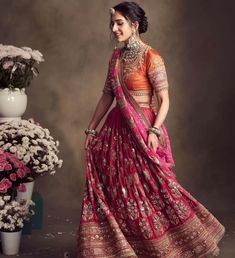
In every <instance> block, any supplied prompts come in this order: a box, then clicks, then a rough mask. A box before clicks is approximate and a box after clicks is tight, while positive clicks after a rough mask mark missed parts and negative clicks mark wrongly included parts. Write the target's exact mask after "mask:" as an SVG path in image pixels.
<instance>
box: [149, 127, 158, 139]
mask: <svg viewBox="0 0 235 258" xmlns="http://www.w3.org/2000/svg"><path fill="white" fill-rule="evenodd" d="M148 131H149V132H151V133H154V134H156V135H157V137H158V138H159V137H160V136H161V131H160V129H158V128H157V127H150V128H149V129H148Z"/></svg>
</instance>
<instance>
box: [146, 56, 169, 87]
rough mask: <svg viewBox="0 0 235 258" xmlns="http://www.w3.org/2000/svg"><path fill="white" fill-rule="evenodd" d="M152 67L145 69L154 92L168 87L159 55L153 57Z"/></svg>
mask: <svg viewBox="0 0 235 258" xmlns="http://www.w3.org/2000/svg"><path fill="white" fill-rule="evenodd" d="M153 58H154V59H153V60H152V63H153V65H152V67H151V69H149V70H148V71H147V73H148V78H149V81H150V83H151V85H152V86H153V88H154V90H155V91H156V92H159V91H161V90H163V89H167V88H168V80H167V74H166V69H165V65H164V62H163V59H162V57H161V56H160V55H156V56H155V57H153Z"/></svg>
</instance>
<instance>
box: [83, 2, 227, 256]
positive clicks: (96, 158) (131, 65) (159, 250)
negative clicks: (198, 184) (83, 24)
mask: <svg viewBox="0 0 235 258" xmlns="http://www.w3.org/2000/svg"><path fill="white" fill-rule="evenodd" d="M110 12H111V18H110V19H111V22H110V28H111V30H112V33H113V34H114V36H115V38H116V40H117V42H122V43H124V46H123V47H121V48H116V49H115V50H114V51H113V54H112V57H111V59H110V62H109V70H108V75H107V79H106V83H105V86H104V89H103V95H102V97H101V99H100V101H99V103H98V105H97V107H96V110H95V113H94V116H93V118H92V120H91V122H90V124H89V126H88V129H87V130H86V134H87V137H86V141H85V149H86V150H87V160H86V175H87V180H86V187H85V192H84V200H83V204H82V214H81V222H80V227H79V231H78V257H107V258H108V257H119V258H120V257H142V258H149V257H161V258H162V257H164V258H171V257H174V258H183V257H210V256H216V255H218V253H219V249H218V247H217V244H218V242H219V240H220V239H221V238H222V236H223V235H224V231H225V229H224V227H223V225H221V224H220V223H219V221H218V220H217V219H216V218H215V217H214V216H213V215H212V214H211V213H210V212H209V211H208V210H207V209H206V208H205V207H204V206H203V205H202V204H200V203H199V202H198V201H197V200H195V199H194V198H193V197H192V196H191V195H190V194H189V193H188V192H187V191H186V190H185V189H184V188H183V187H182V186H181V185H180V184H179V183H178V182H177V179H176V175H175V174H174V172H173V167H174V160H173V158H172V153H171V147H170V141H169V138H168V134H167V131H166V128H165V126H164V124H163V122H164V120H165V118H166V115H167V112H168V108H169V96H168V82H167V76H166V70H165V66H164V62H163V59H162V58H161V56H160V55H159V53H158V52H157V51H156V50H155V49H153V48H152V47H150V46H149V45H147V44H145V43H144V42H143V41H142V40H141V38H140V36H139V34H141V33H144V32H145V31H146V30H147V25H148V22H147V18H146V16H145V12H144V11H143V9H142V8H141V7H139V6H138V5H137V4H136V3H134V2H123V3H120V4H118V5H116V6H115V7H113V8H111V9H110ZM114 98H115V100H116V106H115V107H114V108H113V109H112V110H111V111H110V113H109V115H108V117H107V118H106V121H105V123H104V125H103V127H102V128H101V130H100V132H99V133H97V132H96V130H95V129H96V127H97V126H98V124H99V122H100V121H101V119H102V118H103V116H104V115H105V113H106V112H107V111H108V109H109V108H110V106H111V104H112V102H113V100H114ZM155 102H158V108H157V109H156V108H155Z"/></svg>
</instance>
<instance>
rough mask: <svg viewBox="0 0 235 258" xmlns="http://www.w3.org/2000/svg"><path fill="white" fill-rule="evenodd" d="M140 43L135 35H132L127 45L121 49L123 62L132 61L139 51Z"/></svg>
mask: <svg viewBox="0 0 235 258" xmlns="http://www.w3.org/2000/svg"><path fill="white" fill-rule="evenodd" d="M141 46H142V43H141V42H140V41H139V40H137V38H136V36H135V34H134V35H132V36H131V37H130V38H129V40H128V43H127V44H126V45H125V46H124V47H123V56H122V58H123V60H124V61H132V60H133V59H135V58H136V57H137V56H138V53H139V52H140V50H141Z"/></svg>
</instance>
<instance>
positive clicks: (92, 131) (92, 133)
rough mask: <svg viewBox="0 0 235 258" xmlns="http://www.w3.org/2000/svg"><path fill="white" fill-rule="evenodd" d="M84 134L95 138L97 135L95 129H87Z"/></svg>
mask: <svg viewBox="0 0 235 258" xmlns="http://www.w3.org/2000/svg"><path fill="white" fill-rule="evenodd" d="M85 134H86V135H88V134H89V135H93V136H96V135H97V131H96V130H95V129H89V128H87V129H86V130H85Z"/></svg>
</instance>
